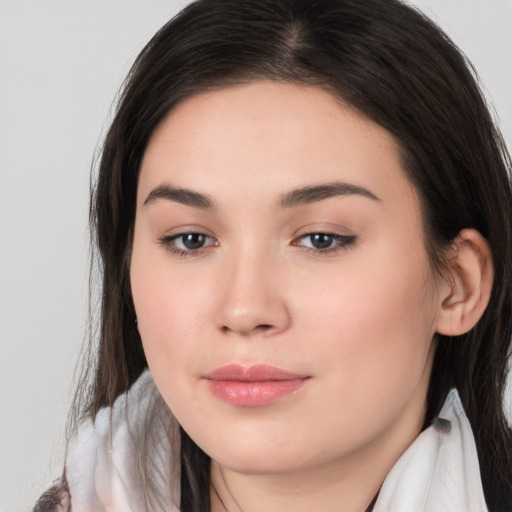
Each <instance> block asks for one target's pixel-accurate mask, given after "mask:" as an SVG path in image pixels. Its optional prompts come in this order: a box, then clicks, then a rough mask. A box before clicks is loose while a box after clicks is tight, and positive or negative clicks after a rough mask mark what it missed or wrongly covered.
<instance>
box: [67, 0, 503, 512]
mask: <svg viewBox="0 0 512 512" xmlns="http://www.w3.org/2000/svg"><path fill="white" fill-rule="evenodd" d="M260 79H268V80H277V81H284V82H295V83H303V84H314V85H318V86H320V87H324V88H326V89H327V90H329V91H330V92H331V93H332V94H334V95H336V96H338V97H340V98H342V99H343V100H344V101H345V102H347V103H349V104H351V105H352V106H354V107H355V108H356V109H358V110H359V111H360V112H362V113H363V114H364V115H366V116H367V117H368V118H369V119H371V120H373V121H375V122H376V123H378V124H380V125H381V126H383V127H384V128H386V129H387V130H388V131H389V132H390V133H392V134H393V135H394V137H395V139H396V140H397V142H398V144H399V146H400V149H401V154H402V158H403V165H404V169H405V171H406V172H407V175H408V177H409V179H410V180H411V182H412V183H413V185H414V186H415V187H416V189H417V191H418V193H419V196H420V200H421V206H422V210H423V219H424V235H425V243H426V247H427V251H428V254H429V258H430V261H431V264H432V267H433V268H434V269H435V270H436V271H439V272H442V270H443V265H444V262H443V258H442V254H443V248H445V247H446V246H448V245H449V244H450V243H451V242H452V241H453V240H454V239H455V237H456V236H457V234H458V233H459V231H460V230H461V229H463V228H475V229H477V230H478V231H480V233H482V234H483V236H485V237H486V238H487V240H488V242H489V244H490V246H491V248H492V251H493V259H494V267H495V279H494V285H493V291H492V296H491V300H490V303H489V306H488V308H487V310H486V311H485V313H484V315H483V317H482V319H481V320H480V322H479V323H478V324H477V326H476V327H475V328H474V329H472V330H471V331H470V332H469V333H467V334H465V335H463V336H460V337H457V338H453V339H451V338H447V337H444V336H438V337H437V339H436V344H437V349H436V355H435V361H434V366H433V371H432V376H431V384H430V389H429V393H428V398H427V400H428V403H427V417H426V422H428V421H429V420H430V419H431V418H432V415H433V414H434V411H435V409H436V407H437V404H438V402H439V401H440V400H441V399H442V396H443V393H445V390H446V388H447V387H448V386H451V385H454V386H456V387H457V388H458V390H459V393H460V395H461V399H462V402H463V404H464V407H465V409H466V412H467V415H468V418H469V420H470V422H471V425H472V427H473V431H474V435H475V440H476V445H477V450H478V455H479V459H480V466H481V474H482V480H483V486H484V491H485V496H486V499H487V502H488V506H489V509H490V510H491V511H502V510H505V509H508V508H511V507H512V471H511V469H512V436H511V432H510V429H509V427H508V425H507V421H506V418H505V415H504V411H503V405H502V403H503V393H504V386H505V382H506V370H507V361H508V358H509V350H510V340H511V336H512V192H511V186H510V168H511V164H510V157H509V155H508V153H507V151H506V148H505V145H504V143H503V140H502V137H501V135H500V133H499V131H498V130H497V128H496V127H495V125H494V123H493V120H492V118H491V115H490V114H489V109H488V107H487V105H486V103H485V100H484V99H483V96H482V93H481V91H480V89H479V86H478V82H477V79H476V78H475V73H474V72H473V71H472V68H471V65H470V64H469V62H468V61H467V59H466V58H465V57H464V55H463V54H462V53H461V52H460V51H459V50H458V49H457V48H456V47H455V45H454V44H453V43H452V42H451V41H450V39H449V38H448V37H447V36H446V35H445V34H444V33H443V32H442V31H441V30H440V29H439V27H437V26H436V25H435V24H434V23H433V22H432V21H430V20H429V19H427V18H426V17H425V16H423V15H422V14H421V13H420V12H418V11H416V10H415V9H413V8H411V7H409V6H406V5H404V4H403V3H401V2H400V1H398V0H386V1H382V0H199V1H197V2H194V3H192V4H191V5H190V6H188V7H187V8H186V9H184V10H183V11H182V12H181V13H180V14H179V15H178V16H177V17H176V18H174V19H173V20H171V21H170V22H169V23H167V24H166V25H165V26H164V27H163V28H162V29H161V30H160V31H159V32H158V33H157V34H156V35H155V36H154V38H153V39H152V40H151V41H150V42H149V43H148V45H147V46H146V47H145V48H144V50H143V51H142V52H141V54H140V55H139V56H138V58H137V59H136V61H135V64H134V65H133V68H132V70H131V72H130V74H129V76H128V78H127V81H126V84H125V87H124V90H123V93H122V95H121V98H120V101H119V104H118V107H117V112H116V115H115V118H114V120H113V122H112V125H111V127H110V130H109V131H108V134H107V136H106V139H105V143H104V147H103V151H102V154H101V161H100V165H99V174H98V178H97V182H96V185H95V189H94V194H93V197H92V202H91V227H92V230H93V234H94V239H95V243H97V247H98V249H99V255H100V259H99V261H100V271H101V276H102V281H103V282H102V296H101V312H100V319H99V320H100V323H99V336H98V338H99V339H98V340H97V342H93V343H92V344H91V348H90V354H89V357H88V359H87V361H88V362H89V363H90V362H91V361H92V362H93V364H92V365H91V367H90V369H88V370H87V371H86V372H85V373H84V375H83V376H82V381H81V387H80V388H79V392H78V393H77V399H76V402H75V412H76V413H77V415H78V416H79V417H82V418H83V417H84V416H92V417H94V416H95V414H96V413H97V412H98V410H99V409H100V408H101V407H104V406H108V405H112V404H113V402H114V400H115V399H116V397H118V396H119V395H120V394H121V393H123V392H124V391H126V390H127V389H128V388H129V387H130V386H131V385H132V383H133V382H134V381H135V380H136V379H137V377H138V376H139V375H140V374H141V372H142V371H143V370H144V369H145V368H146V367H147V363H146V359H145V357H144V352H143V350H142V345H141V340H140V337H139V334H138V332H137V329H136V325H135V323H134V319H135V313H134V307H133V302H132V298H131V292H130V281H129V271H128V268H129V261H130V250H131V243H132V230H133V224H134V219H135V204H136V202H135V198H136V190H137V180H138V173H139V167H140V163H141V159H142V156H143V154H144V151H145V148H146V146H147V143H148V140H149V139H150V137H151V134H152V133H153V131H154V130H155V128H156V127H157V126H158V124H159V123H160V122H161V121H162V119H163V118H164V117H165V115H166V114H167V113H168V112H169V111H170V110H171V109H172V108H173V107H174V106H175V105H176V104H177V103H178V102H179V101H181V100H183V99H184V98H187V97H190V96H191V95H194V94H197V93H199V92H203V91H206V90H210V89H215V88H219V87H224V86H226V85H229V84H234V83H242V82H248V81H253V80H260ZM88 383H89V385H90V388H89V387H88ZM78 416H77V417H78ZM181 457H182V461H181V462H182V482H181V483H182V490H181V492H182V503H181V510H182V511H198V510H201V511H203V510H204V511H206V510H209V496H208V488H209V458H208V456H207V455H206V454H204V453H203V452H202V451H201V450H200V449H199V448H198V447H197V446H196V445H195V443H194V442H193V441H192V440H191V439H189V438H188V436H187V435H186V434H185V433H184V432H182V447H181ZM143 471H147V472H148V475H149V474H150V468H149V467H146V468H145V469H143ZM146 476H147V475H146Z"/></svg>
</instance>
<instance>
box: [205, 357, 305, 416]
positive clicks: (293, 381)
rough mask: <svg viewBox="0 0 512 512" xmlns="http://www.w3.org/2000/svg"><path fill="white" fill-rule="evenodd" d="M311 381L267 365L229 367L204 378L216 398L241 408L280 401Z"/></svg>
mask: <svg viewBox="0 0 512 512" xmlns="http://www.w3.org/2000/svg"><path fill="white" fill-rule="evenodd" d="M309 378H310V377H309V376H308V375H303V374H298V373H294V372H289V371H287V370H284V369H282V368H278V367H277V366H271V365H266V364H256V365H252V366H243V365H240V364H228V365H225V366H220V367H219V368H216V369H214V370H213V371H211V372H209V373H207V374H206V375H204V376H203V379H205V380H206V383H207V385H208V387H209V389H210V391H211V392H212V393H213V394H214V395H215V396H217V397H218V398H220V399H221V400H223V401H224V402H227V403H229V404H231V405H235V406H238V407H260V406H264V405H269V404H271V403H274V402H277V401H278V400H280V399H281V398H283V397H284V396H286V395H289V394H291V393H294V392H295V391H297V390H298V389H300V388H301V387H302V386H303V385H304V384H305V383H306V382H307V381H308V379H309Z"/></svg>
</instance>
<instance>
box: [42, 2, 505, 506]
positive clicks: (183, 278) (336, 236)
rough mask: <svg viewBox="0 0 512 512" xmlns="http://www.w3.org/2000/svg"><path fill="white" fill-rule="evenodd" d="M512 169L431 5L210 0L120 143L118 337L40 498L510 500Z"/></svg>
mask: <svg viewBox="0 0 512 512" xmlns="http://www.w3.org/2000/svg"><path fill="white" fill-rule="evenodd" d="M509 170H510V160H509V157H508V154H507V152H506V149H505V147H504V144H503V142H502V139H501V137H500V134H499V133H498V131H497V130H496V128H495V127H494V125H493V123H492V120H491V118H490V115H489V113H488V110H487V107H486V105H485V102H484V101H483V99H482V96H481V93H480V91H479V89H478V87H477V85H476V83H475V79H474V78H473V76H472V74H471V72H470V71H469V70H468V64H467V62H466V61H465V59H464V58H463V57H462V56H461V54H460V53H459V52H458V50H457V49H456V48H455V47H454V45H453V44H452V43H451V42H450V41H449V40H448V38H447V37H446V36H445V35H444V34H443V33H442V32H441V31H440V30H439V29H438V28H437V27H436V26H435V25H433V24H432V22H430V21H429V20H427V19H426V18H425V17H423V16H422V15H421V14H419V13H418V12H416V11H415V10H413V9H411V8H410V7H407V6H405V5H403V4H402V3H400V2H398V1H395V0H393V1H388V2H381V1H380V0H364V1H361V0H315V1H311V0H307V1H306V0H263V1H262V0H258V1H256V0H244V1H239V0H236V1H235V0H218V1H208V0H201V1H199V2H196V3H193V4H191V5H190V6H189V7H188V8H187V9H185V10H184V11H183V12H182V13H181V14H180V15H179V16H178V17H177V18H175V19H174V20H172V21H171V22H169V23H168V24H167V25H166V26H164V27H163V28H162V29H161V30H160V31H159V32H158V33H157V34H156V36H155V37H154V38H153V40H152V41H151V42H150V43H149V44H148V45H147V47H146V48H145V49H144V50H143V52H142V53H141V55H140V56H139V57H138V59H137V61H136V62H135V64H134V67H133V69H132V71H131V73H130V76H129V78H128V81H127V83H126V86H125V90H124V93H123V96H122V98H121V101H120V104H119V107H118V111H117V114H116V116H115V119H114V121H113V123H112V126H111V128H110V131H109V133H108V135H107V138H106V141H105V145H104V149H103V154H102V159H101V165H100V171H99V177H98V182H97V186H96V190H95V194H94V198H93V202H92V209H91V220H92V225H93V228H94V229H95V233H96V237H97V243H98V247H99V251H100V254H101V261H102V265H103V267H102V272H103V296H102V314H101V333H100V341H99V346H98V348H97V358H96V356H95V355H94V353H95V350H96V349H92V352H91V353H92V354H93V355H92V356H91V357H92V358H93V359H94V362H95V365H94V366H93V370H92V371H90V372H89V373H87V372H86V374H85V376H84V377H83V379H82V382H83V385H82V387H81V390H82V392H81V393H79V394H78V398H77V405H76V417H77V418H78V419H79V420H80V425H79V426H78V427H77V428H76V429H75V431H74V432H73V434H72V436H71V440H70V443H69V447H68V456H67V462H66V468H65V473H64V476H63V477H62V479H61V481H60V482H59V483H58V484H57V486H56V487H55V488H54V489H52V490H51V491H50V492H49V493H47V495H45V496H44V497H43V498H42V500H41V501H40V503H39V505H38V506H36V510H48V509H49V510H67V509H68V508H71V510H73V511H74V512H75V511H76V512H80V511H86V510H95V511H96V510H134V511H135V510H137V511H139V510H181V511H206V510H211V511H214V512H218V511H230V512H232V511H244V512H246V511H254V510H265V511H270V510H293V511H301V510H316V509H318V510H325V511H328V510H346V511H362V510H374V511H379V512H382V511H389V510H396V511H404V512H405V511H409V512H410V511H420V510H422V511H427V510H428V511H436V512H438V511H441V510H451V511H455V510H460V511H463V510H464V511H467V510H475V511H482V510H487V509H488V510H490V511H504V510H512V476H511V471H510V468H511V467H512V464H511V463H512V437H511V432H510V429H509V427H508V425H507V422H506V419H505V417H504V413H503V407H502V399H503V390H504V384H505V377H506V369H507V357H508V354H509V348H510V339H511V335H512V324H511V320H510V319H511V309H512V304H511V299H512V290H511V286H512V274H511V272H512V261H511V258H512V256H511V250H510V249H511V246H512V239H511V219H512V194H511V188H510V181H509ZM147 368H149V371H147V370H146V369H147ZM92 373H93V375H92V378H91V387H90V393H89V392H88V390H89V388H88V387H87V385H88V382H89V380H88V375H89V374H92ZM157 390H158V391H157ZM171 411H172V413H171ZM45 507H46V508H45Z"/></svg>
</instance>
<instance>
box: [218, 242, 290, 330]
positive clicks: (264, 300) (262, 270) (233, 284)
mask: <svg viewBox="0 0 512 512" xmlns="http://www.w3.org/2000/svg"><path fill="white" fill-rule="evenodd" d="M266 245H267V244H253V243H245V244H243V245H240V246H238V248H237V249H236V250H233V251H232V252H231V253H230V254H229V255H227V257H226V261H225V268H223V272H224V283H223V284H224V285H223V286H222V292H221V294H220V296H219V302H218V311H217V324H218V326H219V327H220V328H222V329H223V330H225V331H229V332H236V333H239V334H244V335H248V334H251V333H256V332H266V333H271V332H272V333H275V332H279V331H282V330H283V329H285V328H286V327H287V325H288V323H289V320H290V319H289V314H288V309H287V305H286V301H285V298H284V293H283V291H284V290H280V289H279V284H278V282H279V274H280V262H279V258H278V257H277V256H276V255H275V254H273V253H272V252H271V251H270V249H269V248H268V247H266Z"/></svg>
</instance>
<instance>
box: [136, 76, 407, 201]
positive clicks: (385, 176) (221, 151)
mask: <svg viewBox="0 0 512 512" xmlns="http://www.w3.org/2000/svg"><path fill="white" fill-rule="evenodd" d="M340 180H342V181H346V182H350V183H353V184H355V185H359V186H363V187H367V188H369V187H372V188H373V189H377V190H379V189H380V190H381V193H384V195H389V194H388V192H394V193H407V194H409V195H410V194H411V191H412V187H411V186H410V184H409V182H408V180H407V178H406V176H405V173H404V172H403V169H402V166H401V161H400V153H399V149H398V146H397V144H396V142H395V140H394V139H393V137H392V135H391V134H390V133H389V132H387V131H386V130H385V129H383V128H382V127H380V126H379V125H377V124H375V123H373V122H372V121H370V120H368V119H367V118H365V117H364V116H362V115H361V114H359V113H358V112H357V111H355V110H354V109H353V108H351V107H350V106H348V105H346V104H344V103H343V102H341V101H340V100H338V99H337V98H335V97H334V96H333V95H331V94H330V93H328V92H326V91H325V90H323V89H321V88H320V87H315V86H301V85H296V84H289V83H277V82H268V81H262V82H254V83H250V84H244V85H236V86H230V87H227V88H225V89H221V90H217V91H212V92H207V93H203V94H199V95H197V96H193V97H191V98H189V99H187V100H185V101H183V102H182V103H180V104H179V105H178V106H177V107H176V108H175V109H173V110H172V111H171V112H170V113H169V114H168V116H167V117H166V118H165V119H164V121H163V122H162V123H161V124H160V125H159V126H158V128H157V129H156V131H155V133H154V134H153V136H152V138H151V140H150V142H149V144H148V147H147V149H146V152H145V155H144V159H143V162H142V166H141V175H140V181H139V192H140V194H141V195H143V194H147V193H149V191H150V190H151V189H152V188H154V187H156V186H159V185H162V184H165V183H168V182H171V183H172V184H173V185H175V186H181V187H187V188H193V189H195V190H198V191H200V192H204V193H213V194H214V195H218V196H220V197H222V195H223V193H227V192H229V191H231V192H232V191H233V189H236V191H237V193H238V195H240V194H244V193H245V194H249V192H250V196H251V197H256V196H258V195H261V199H263V198H264V196H270V195H275V194H282V193H285V192H286V191H287V190H289V189H291V188H298V187H301V186H307V185H310V184H311V183H312V182H315V183H318V182H333V181H340ZM376 195H379V193H376Z"/></svg>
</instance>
